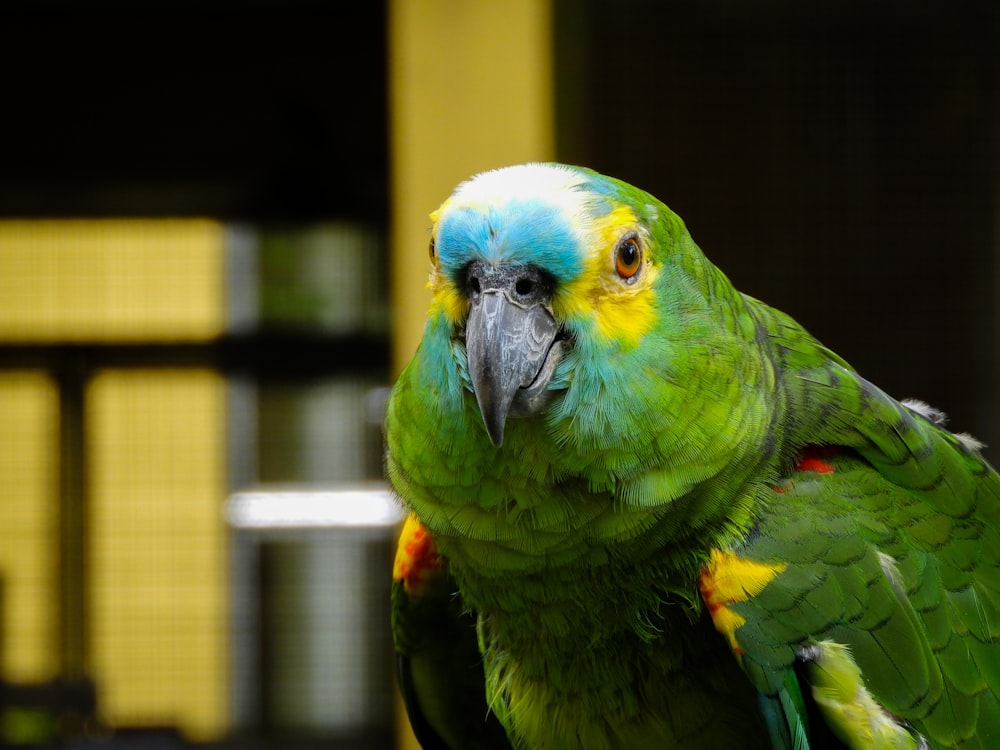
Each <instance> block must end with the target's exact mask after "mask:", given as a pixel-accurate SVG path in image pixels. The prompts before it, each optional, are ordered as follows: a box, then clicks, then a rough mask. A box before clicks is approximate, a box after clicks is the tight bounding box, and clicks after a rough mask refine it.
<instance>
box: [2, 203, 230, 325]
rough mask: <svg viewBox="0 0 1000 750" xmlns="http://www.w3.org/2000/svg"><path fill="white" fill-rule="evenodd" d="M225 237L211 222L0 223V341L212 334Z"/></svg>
mask: <svg viewBox="0 0 1000 750" xmlns="http://www.w3.org/2000/svg"><path fill="white" fill-rule="evenodd" d="M225 237H226V235H225V228H224V227H223V225H221V224H219V223H217V222H213V221H207V220H169V219H162V220H119V219H95V220H8V221H0V340H9V341H30V340H40V341H55V340H107V339H157V340H185V339H205V338H210V337H213V336H217V335H218V334H220V333H221V332H222V330H223V326H224V323H225V308H224V304H225V300H224V294H223V289H224V278H223V274H224V244H225Z"/></svg>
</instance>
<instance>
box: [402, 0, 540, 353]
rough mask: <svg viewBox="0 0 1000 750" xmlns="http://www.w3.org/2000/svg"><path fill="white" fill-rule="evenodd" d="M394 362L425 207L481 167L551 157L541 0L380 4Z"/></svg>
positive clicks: (411, 314) (412, 316) (417, 275)
mask: <svg viewBox="0 0 1000 750" xmlns="http://www.w3.org/2000/svg"><path fill="white" fill-rule="evenodd" d="M389 11H390V13H389V96H390V107H389V109H390V120H391V124H390V138H391V165H392V173H391V181H392V193H391V201H392V204H391V210H392V235H391V251H392V267H391V274H392V278H391V283H392V325H393V352H392V354H393V366H394V368H395V371H397V372H398V370H399V369H400V368H401V367H402V366H403V365H404V364H405V363H406V362H407V361H409V359H410V357H411V356H412V354H413V351H414V350H415V349H416V346H417V342H418V341H419V340H420V333H421V331H422V326H423V320H424V316H425V315H426V312H427V305H428V302H429V300H430V297H429V295H428V294H427V292H426V291H425V286H426V282H427V271H428V268H429V267H428V260H427V241H428V238H429V236H430V234H429V231H428V230H429V228H430V220H429V219H428V214H429V213H430V212H431V211H433V210H434V209H435V208H437V207H438V205H440V203H441V202H442V201H443V200H444V199H445V198H447V197H448V195H449V194H450V193H451V191H452V189H453V188H454V187H455V185H457V184H458V183H459V182H461V181H462V180H464V179H466V178H468V177H471V176H472V175H473V174H475V173H477V172H481V171H483V170H485V169H492V168H496V167H501V166H505V165H507V164H516V163H520V162H526V161H546V160H551V159H552V158H553V157H554V148H555V147H554V125H553V121H554V115H553V95H552V88H553V84H552V56H553V52H552V28H551V14H552V8H551V0H506V1H505V2H477V1H473V0H468V1H465V2H463V1H462V0H392V2H390V4H389Z"/></svg>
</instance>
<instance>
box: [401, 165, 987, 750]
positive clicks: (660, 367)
mask: <svg viewBox="0 0 1000 750" xmlns="http://www.w3.org/2000/svg"><path fill="white" fill-rule="evenodd" d="M517 169H521V170H526V169H530V170H542V171H541V172H537V171H532V172H531V174H530V175H523V176H525V177H531V178H538V179H542V180H543V181H544V180H545V179H549V177H552V179H553V181H554V182H556V183H558V180H559V179H564V180H565V181H566V183H567V187H566V188H565V190H567V191H573V194H572V195H571V196H569V197H567V196H564V195H562V194H559V195H556V194H554V193H553V194H552V195H551V201H550V200H548V196H547V193H546V190H548V188H545V187H544V186H543V187H538V186H537V182H536V183H532V182H531V181H530V180H529V181H527V182H525V185H534V186H533V187H525V188H524V190H523V192H524V193H526V195H522V191H521V189H520V188H517V187H513V188H512V187H509V186H508V182H511V181H504V180H500V179H499V178H489V177H488V178H487V179H486V180H485V181H483V182H484V183H485V184H488V187H490V190H487V189H486V188H485V187H484V188H483V189H482V191H481V192H483V193H484V195H485V196H486V197H482V196H480V195H479V193H478V192H477V187H476V184H475V183H473V187H472V188H468V189H466V190H465V191H464V192H463V191H462V190H460V191H459V192H458V193H457V194H456V196H454V197H453V198H452V199H451V200H450V201H449V202H448V203H446V204H445V205H444V206H443V207H442V209H441V211H440V212H439V213H438V214H437V215H436V218H437V222H438V223H437V226H436V228H435V233H436V235H435V236H436V249H435V263H436V265H435V269H434V271H433V273H432V289H433V290H434V292H435V302H434V304H433V306H432V309H431V313H430V316H429V319H428V323H427V327H426V329H425V334H424V339H423V341H422V343H421V346H420V349H419V350H418V352H417V354H416V356H415V357H414V359H413V361H412V362H411V363H410V365H409V366H408V367H407V368H406V369H405V371H404V372H403V373H402V375H401V376H400V378H399V381H398V383H397V384H396V387H395V389H394V392H393V395H392V398H391V400H390V403H389V407H388V411H387V423H386V428H387V441H388V458H387V467H388V473H389V477H390V479H391V481H392V484H393V486H394V487H395V489H396V491H397V492H398V494H399V495H400V497H401V498H402V499H403V501H404V502H405V503H406V505H407V506H408V507H409V508H410V509H411V510H412V511H413V512H414V513H415V514H416V516H417V517H418V518H419V519H420V521H421V523H422V524H423V525H424V526H425V527H426V528H427V529H428V530H429V531H430V533H431V534H433V537H434V539H435V541H436V542H437V544H438V547H439V549H440V551H441V553H442V554H443V555H444V556H445V557H446V558H447V559H448V561H449V563H450V566H451V574H452V575H453V576H454V580H455V583H456V586H457V589H458V592H457V593H458V594H460V597H461V601H462V606H463V607H464V608H467V609H469V610H471V611H474V612H475V613H476V615H477V617H478V629H479V641H480V648H481V651H482V656H483V679H484V680H485V693H486V699H487V701H488V702H489V705H490V707H491V709H492V710H493V711H494V712H495V713H496V715H497V716H498V718H499V719H500V721H501V723H502V724H503V725H504V727H505V728H506V730H507V734H508V735H509V737H510V741H511V744H512V745H513V747H516V748H525V749H526V750H536V749H541V748H553V749H555V748H594V749H597V748H621V747H624V748H632V747H636V748H644V747H662V748H668V747H691V748H712V747H720V748H721V747H768V746H772V745H773V746H775V747H784V746H787V747H795V748H804V747H820V746H826V745H825V744H824V743H827V742H829V743H836V742H837V741H839V740H836V739H834V738H835V737H839V738H841V739H843V738H844V737H845V736H846V737H847V741H848V744H850V745H852V746H859V745H857V744H856V743H854V742H853V735H852V734H851V732H852V731H855V730H856V731H857V732H862V731H863V729H862V728H860V727H853V725H851V724H850V721H852V720H851V719H843V718H842V717H841V718H840V719H838V717H837V716H836V715H835V712H833V711H832V710H828V709H826V708H824V706H823V705H822V701H816V700H814V698H815V696H817V695H819V693H814V692H813V691H814V690H815V691H819V690H820V688H821V687H822V686H821V685H820V682H821V681H816V680H811V679H810V677H809V675H810V670H811V669H812V670H815V669H816V668H817V664H819V663H820V662H819V661H817V660H816V659H813V660H812V661H810V658H809V657H810V655H812V656H815V655H816V654H817V653H819V652H817V651H816V644H817V643H820V642H826V641H829V642H832V643H835V644H838V645H840V646H844V647H846V648H847V649H848V650H849V651H848V653H850V654H851V655H853V659H854V660H856V665H857V670H858V674H859V675H861V677H860V679H861V680H862V681H863V683H864V685H863V686H867V689H868V691H870V694H871V696H872V698H873V701H874V703H873V705H876V706H881V707H884V708H885V709H886V710H887V711H888V712H890V713H891V716H889V720H890V721H896V720H898V722H897V723H899V725H900V726H902V727H903V730H902V731H904V732H905V733H906V734H907V736H912V737H914V738H916V737H917V736H918V734H917V733H919V734H922V735H923V736H924V737H926V738H927V739H928V741H929V742H930V743H931V746H932V747H935V748H943V747H990V746H995V743H997V742H1000V708H998V704H997V698H996V693H997V691H1000V645H998V644H997V636H998V629H1000V560H998V556H1000V538H998V536H997V535H998V528H1000V480H998V477H997V475H996V473H995V472H994V471H993V470H992V469H990V468H989V467H988V466H987V465H986V464H985V463H984V462H983V461H982V459H981V458H980V457H979V456H978V454H977V453H976V452H975V450H974V449H973V448H972V447H970V445H969V444H968V443H967V441H966V442H963V441H962V440H960V439H959V438H956V437H955V436H953V435H951V434H950V433H948V432H946V431H945V430H943V429H942V428H941V427H940V426H938V425H936V424H933V423H932V422H931V421H929V420H927V419H925V418H924V417H923V416H920V415H918V414H915V413H913V412H912V411H911V410H910V409H909V408H907V407H905V406H903V405H901V404H899V403H897V402H896V401H894V400H892V399H891V398H889V397H888V396H886V395H885V394H883V393H882V392H881V391H879V390H878V389H877V388H875V387H874V386H872V385H871V384H869V383H867V382H866V381H865V380H863V379H862V378H860V377H859V376H858V375H857V374H856V373H855V372H854V371H853V370H852V369H851V368H850V367H849V366H848V365H847V364H846V363H845V362H843V361H842V360H841V359H840V358H839V357H837V356H836V355H835V354H833V353H832V352H830V351H828V350H827V349H825V348H824V347H823V346H822V345H820V344H819V343H818V342H816V341H815V340H814V339H813V338H812V337H810V336H809V335H808V334H807V333H806V332H805V330H804V329H802V328H801V327H800V326H799V325H798V324H797V323H795V322H794V321H793V320H792V319H790V318H789V317H788V316H786V315H784V314H782V313H780V312H778V311H776V310H773V309H772V308H769V307H767V306H766V305H764V304H762V303H761V302H758V301H757V300H754V299H752V298H750V297H747V296H745V295H742V294H740V293H739V292H737V291H736V290H735V289H734V288H733V287H732V286H731V285H730V284H729V282H728V280H727V279H726V278H725V276H724V275H723V274H722V273H721V272H720V271H718V269H716V268H715V267H714V266H712V265H711V264H710V263H709V262H708V261H707V260H706V259H705V258H704V256H703V255H702V254H701V252H700V250H699V249H698V248H697V246H696V245H695V244H694V242H693V241H692V240H691V238H690V236H689V235H688V233H687V230H686V229H685V228H684V225H683V223H682V222H681V221H680V219H679V218H677V217H676V216H675V215H674V214H672V213H671V212H670V210H669V209H668V208H666V207H665V206H664V205H662V204H661V203H659V202H658V201H656V199H654V198H652V197H651V196H649V195H647V194H645V193H643V192H641V191H639V190H637V189H635V188H632V187H631V186H628V185H625V184H624V183H620V182H617V181H613V180H610V179H608V178H605V177H602V176H599V175H595V174H593V173H589V172H585V171H579V170H572V169H564V168H554V167H533V168H512V170H511V172H513V171H514V170H517ZM545 170H552V171H554V172H555V171H557V172H558V175H556V176H552V175H549V173H548V172H546V171H545ZM494 174H497V173H494ZM510 176H513V177H517V176H521V175H519V173H518V174H513V175H510ZM490 179H494V180H495V181H497V182H498V183H501V184H498V185H492V184H489V183H490ZM552 190H553V191H554V190H555V188H552ZM496 196H499V197H496ZM567 204H568V205H569V208H567ZM539 206H540V207H541V208H539ZM618 209H623V210H618ZM546 212H547V213H546ZM470 217H471V218H470ZM539 217H541V218H539ZM546 217H549V219H550V221H551V223H550V224H547V223H546ZM462 222H464V223H462ZM629 232H631V233H632V234H628V233H629ZM629 236H634V237H637V238H638V240H639V241H640V242H641V245H642V251H643V257H642V262H643V265H642V267H641V270H640V273H639V274H637V276H638V281H637V282H636V281H635V280H633V279H629V278H625V277H622V275H621V274H620V273H619V274H618V277H616V276H615V273H616V270H615V269H616V266H615V256H614V253H615V252H616V242H617V243H619V244H618V246H620V243H621V241H622V237H626V238H627V237H629ZM595 259H596V260H595ZM605 259H607V260H606V262H605ZM473 260H476V261H477V262H482V263H484V264H493V266H495V267H501V266H503V267H506V265H507V264H511V263H523V264H531V265H533V266H536V267H540V268H541V269H542V270H543V271H544V272H545V274H546V276H545V278H546V279H550V280H551V285H552V287H553V288H554V291H553V293H552V298H551V304H548V303H547V304H548V306H547V308H546V309H549V310H550V311H551V314H552V315H553V316H554V317H555V319H556V321H557V322H558V325H559V326H560V331H561V334H560V336H561V337H563V338H564V339H565V341H566V343H567V345H566V347H565V349H566V351H565V353H563V354H562V355H561V359H559V361H558V366H557V367H556V368H555V370H554V374H553V375H552V379H551V382H550V383H549V384H548V386H547V387H548V390H549V391H551V394H550V395H551V398H550V400H548V401H547V402H546V403H545V404H544V405H543V406H541V407H538V408H537V409H536V410H535V412H534V413H531V414H529V415H527V416H524V417H523V418H514V417H511V418H510V419H508V420H507V421H506V426H505V431H504V433H503V438H502V445H500V446H499V447H498V446H497V445H495V444H494V441H493V440H491V435H489V434H488V433H487V431H486V429H485V428H484V424H483V420H484V415H483V414H482V413H481V409H480V406H479V404H477V398H476V394H475V393H474V382H477V381H475V373H472V375H470V364H469V361H468V359H467V357H466V353H465V338H466V336H467V335H471V333H470V332H467V331H466V330H465V328H464V326H465V320H466V316H467V314H468V301H467V299H466V297H467V296H469V295H470V294H471V292H469V288H468V287H466V286H464V284H466V281H465V279H466V278H467V277H466V276H464V275H463V274H466V273H467V271H466V269H468V268H469V267H470V266H469V265H468V264H469V263H470V262H471V261H473ZM616 284H618V286H616ZM643 305H645V307H643ZM608 320H614V321H623V322H619V323H618V325H619V327H621V335H617V334H616V333H615V332H614V330H613V329H609V325H608V324H607V321H608ZM633 323H634V327H631V328H630V326H632V325H633ZM813 446H836V448H835V449H834V450H833V451H832V452H831V453H830V454H829V456H826V455H825V454H824V458H823V461H824V464H823V466H824V473H820V472H816V471H813V470H810V468H809V467H808V466H807V465H806V464H804V463H803V462H802V461H801V458H802V456H803V452H805V453H807V454H808V453H809V452H810V451H811V450H813V448H812V447H813ZM827 468H832V471H829V472H825V469H827ZM714 550H724V551H727V552H732V553H733V554H735V555H738V556H739V557H741V558H745V559H747V560H752V561H758V562H760V563H763V564H766V565H773V566H781V567H780V570H781V572H779V573H777V574H776V575H775V577H774V578H773V580H771V581H770V582H769V583H767V585H766V586H764V587H763V589H762V590H761V591H759V593H756V595H754V596H749V597H744V599H745V600H743V601H737V600H734V601H733V602H732V603H731V604H730V605H729V606H728V608H727V610H728V611H730V612H731V613H732V614H733V615H735V616H738V617H739V618H741V619H742V620H743V622H742V624H740V625H739V626H738V627H736V628H735V631H734V632H733V633H731V635H732V637H733V638H734V639H735V640H734V641H733V642H730V641H728V640H727V638H726V637H724V635H723V634H720V633H719V632H717V628H718V629H720V630H721V629H723V628H721V627H720V621H719V620H716V619H714V617H715V615H716V614H717V613H715V612H710V611H709V608H707V607H706V606H705V603H704V602H703V600H702V595H703V592H701V591H699V581H700V579H701V576H702V575H703V572H704V570H705V567H706V565H707V564H708V562H709V559H710V557H711V555H712V553H713V551H714ZM778 569H779V568H778V567H775V570H778ZM810 649H812V650H810ZM734 651H735V653H734ZM823 653H824V654H825V653H826V652H823ZM813 674H819V672H815V671H814V672H813ZM796 675H803V677H802V680H801V681H800V680H799V678H798V677H797V676H796ZM813 682H816V684H813ZM800 684H801V689H800ZM470 689H474V690H479V689H483V688H481V687H479V686H475V687H470ZM806 703H809V704H810V705H809V707H807V706H806V705H805V704H806ZM456 710H457V709H456ZM807 712H808V713H809V716H807V715H806V714H807ZM841 713H843V712H841ZM887 715H889V714H887ZM817 719H818V721H819V722H820V723H826V722H829V724H830V725H831V726H833V727H834V730H833V732H829V731H826V730H825V728H821V727H818V726H816V724H817ZM838 721H840V722H841V723H844V722H846V723H847V727H846V729H845V728H844V726H839V725H838ZM845 732H846V734H845ZM807 733H808V737H806V735H807ZM990 737H992V741H991V740H990V739H989V738H990ZM916 741H917V740H914V742H916ZM831 746H836V745H835V744H831ZM873 746H875V747H878V746H879V745H873ZM884 746H885V747H897V745H891V744H886V745H884ZM898 746H900V747H903V746H905V745H898ZM914 746H916V745H914Z"/></svg>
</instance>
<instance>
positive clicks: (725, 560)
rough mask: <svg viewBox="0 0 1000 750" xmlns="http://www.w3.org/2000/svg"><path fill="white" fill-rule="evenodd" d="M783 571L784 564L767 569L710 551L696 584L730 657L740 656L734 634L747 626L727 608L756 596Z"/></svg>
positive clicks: (764, 566)
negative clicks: (730, 651) (724, 641)
mask: <svg viewBox="0 0 1000 750" xmlns="http://www.w3.org/2000/svg"><path fill="white" fill-rule="evenodd" d="M786 567H788V566H787V565H786V564H785V563H777V564H774V565H770V564H768V563H759V562H754V561H753V560H747V559H744V558H742V557H739V556H737V555H736V554H734V553H732V552H729V551H724V550H719V549H714V550H712V555H711V557H710V558H709V561H708V565H706V566H705V568H704V570H702V573H701V577H700V578H699V580H698V588H699V589H701V596H702V599H704V600H705V604H706V606H707V607H708V611H709V614H711V615H712V622H713V623H714V624H715V629H716V630H718V631H719V632H720V633H722V634H723V635H724V636H726V639H727V640H728V641H729V646H730V648H731V649H732V650H733V653H735V654H737V655H739V654H741V653H743V649H742V648H740V645H739V643H737V641H736V630H737V629H738V628H740V627H742V626H743V624H744V623H746V619H745V618H744V617H742V616H741V615H739V614H737V613H736V612H733V611H732V610H731V609H729V607H728V605H729V604H732V603H734V602H745V601H748V600H749V599H750V597H752V596H756V595H757V594H759V593H760V592H761V591H763V590H764V587H765V586H767V584H769V583H770V582H771V581H772V580H774V578H775V577H776V576H778V575H779V574H780V573H781V572H782V571H783V570H784V569H785V568H786Z"/></svg>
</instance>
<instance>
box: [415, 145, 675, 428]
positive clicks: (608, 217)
mask: <svg viewBox="0 0 1000 750" xmlns="http://www.w3.org/2000/svg"><path fill="white" fill-rule="evenodd" d="M431 218H432V220H433V222H434V226H433V229H432V236H431V239H430V247H429V255H430V258H431V263H432V271H431V280H430V287H431V290H432V294H433V301H432V305H431V327H432V328H433V329H434V330H438V331H446V332H447V335H448V336H449V337H450V339H451V341H452V342H454V344H455V346H454V347H453V351H457V352H459V357H458V359H459V360H461V361H460V362H459V366H460V367H461V368H464V371H463V373H462V374H463V378H462V379H463V381H464V382H465V383H467V384H468V387H471V389H472V390H473V391H474V393H475V398H476V401H477V404H478V407H479V411H480V412H481V414H482V418H483V422H484V423H485V426H486V431H487V433H488V434H489V438H490V440H491V441H492V442H493V444H494V445H496V446H499V445H500V444H501V443H502V441H503V438H504V430H505V425H506V424H507V420H508V418H510V417H517V416H532V415H539V414H541V413H543V412H544V411H545V410H546V409H548V408H549V407H550V406H551V405H552V403H553V401H554V400H555V399H558V398H560V397H561V396H564V395H565V392H566V391H567V390H568V389H571V388H573V387H574V384H575V383H579V382H581V380H587V377H585V376H588V377H590V380H591V381H594V380H595V378H596V379H597V380H600V381H601V382H606V378H600V377H598V376H599V375H600V373H599V372H597V370H598V369H599V368H601V367H603V365H604V364H606V363H607V362H608V361H609V358H613V357H615V356H616V355H623V354H625V353H627V352H629V351H631V350H633V349H635V348H636V347H638V346H639V345H640V342H642V341H643V338H644V337H645V336H646V335H647V334H648V333H649V332H650V331H651V330H652V329H653V328H654V327H655V326H656V322H657V319H658V316H659V315H660V309H661V305H660V303H659V301H658V294H657V280H658V278H659V277H660V275H661V273H662V270H663V257H664V254H665V253H667V252H669V251H670V250H671V247H669V245H672V244H674V239H675V238H676V237H677V236H679V235H680V234H686V232H685V231H684V230H683V225H682V224H681V222H680V219H679V218H678V217H677V216H676V215H674V214H673V213H671V212H670V211H669V209H667V208H666V206H664V205H663V204H662V203H660V202H658V201H657V200H656V199H655V198H653V197H652V196H650V195H648V194H646V193H644V192H642V191H640V190H638V189H637V188H634V187H632V186H630V185H627V184H626V183H623V182H620V181H618V180H614V179H612V178H609V177H604V176H603V175H600V174H597V173H595V172H592V171H590V170H585V169H581V168H575V167H567V166H563V165H557V164H526V165H520V166H513V167H506V168H503V169H498V170H494V171H490V172H485V173H483V174H480V175H478V176H476V177H474V178H472V179H471V180H469V181H467V182H465V183H463V184H461V185H460V186H459V187H458V188H457V189H456V190H455V192H454V193H453V194H452V195H451V197H449V198H448V199H447V200H446V201H445V202H444V204H443V205H442V206H441V207H440V208H439V209H438V210H437V211H435V212H434V213H433V214H432V215H431ZM665 245H666V246H665ZM462 353H464V357H462V356H461V354H462ZM624 362H625V360H621V361H620V362H619V363H620V364H623V363H624ZM595 382H596V381H595ZM594 387H596V386H594ZM603 395H605V394H598V393H596V392H593V393H590V394H589V396H588V394H584V393H580V394H578V396H579V399H578V400H579V401H581V402H583V401H585V400H586V399H587V398H588V397H589V398H592V399H596V398H597V397H598V396H603Z"/></svg>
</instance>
